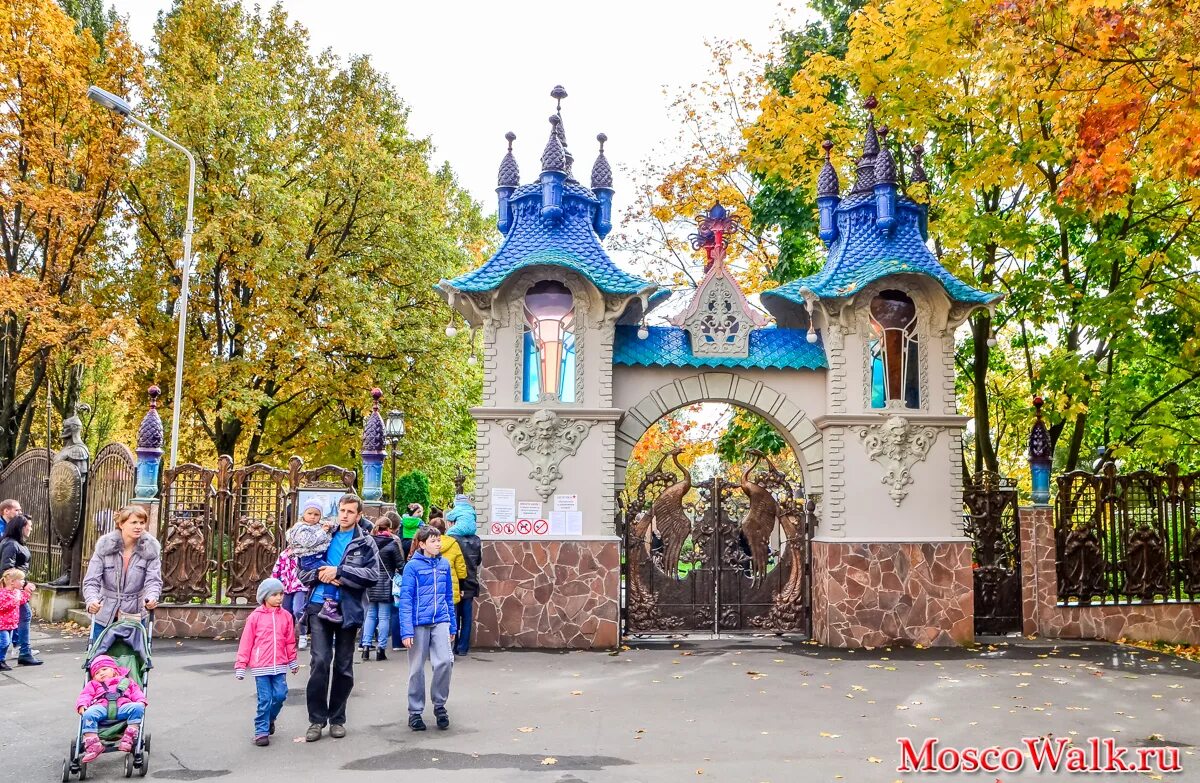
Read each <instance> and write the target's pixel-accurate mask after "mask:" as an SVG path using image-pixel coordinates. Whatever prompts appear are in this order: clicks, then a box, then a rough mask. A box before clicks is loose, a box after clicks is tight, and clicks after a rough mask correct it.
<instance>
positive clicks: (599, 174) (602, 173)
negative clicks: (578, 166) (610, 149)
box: [592, 133, 613, 190]
mask: <svg viewBox="0 0 1200 783" xmlns="http://www.w3.org/2000/svg"><path fill="white" fill-rule="evenodd" d="M596 141H598V142H600V153H599V154H598V155H596V162H595V163H593V164H592V190H595V189H597V188H611V187H612V186H613V173H612V167H611V166H609V165H608V158H606V157H604V142H606V141H608V136H606V135H604V134H603V133H601V134H599V135H597V136H596Z"/></svg>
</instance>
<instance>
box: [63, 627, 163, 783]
mask: <svg viewBox="0 0 1200 783" xmlns="http://www.w3.org/2000/svg"><path fill="white" fill-rule="evenodd" d="M147 625H148V626H149V628H153V627H154V616H153V614H151V616H150V619H149V620H148V621H147ZM153 635H154V634H153V632H152V631H150V630H148V629H147V626H146V625H142V623H140V622H138V621H137V620H120V621H118V622H114V623H113V624H112V625H110V626H108V627H107V628H105V629H104V631H103V632H101V634H100V636H99V637H97V638H96V641H95V642H93V643H92V645H91V647H90V648H88V652H87V655H86V656H84V661H83V670H84V671H85V672H88V671H90V670H89V668H88V667H89V666H90V665H91V663H92V660H93V659H94V658H95V657H96V656H98V655H110V656H112V657H113V658H114V659H115V660H116V662H117V664H118V665H120V666H122V667H124V668H126V669H128V670H129V678H130V679H132V680H134V681H135V682H137V684H138V685H140V686H141V688H142V690H144V691H146V693H147V694H149V692H150V689H149V687H148V684H149V680H150V668H151V667H152V666H153V664H152V663H151V661H150V646H151V641H152V637H153ZM85 677H86V679H90V678H91V675H90V674H88V675H86V676H85ZM86 679H85V682H86ZM146 725H147V724H146V719H145V718H143V719H142V730H141V732H140V733H139V734H138V738H137V743H136V744H135V745H134V746H133V750H132V751H131V752H129V753H126V754H125V777H127V778H131V777H133V773H134V771H135V770H136V771H137V774H138V777H140V778H144V777H146V773H147V772H148V771H149V770H150V732H149V731H147V730H146ZM124 733H125V721H111V722H110V721H102V722H101V723H100V742H101V743H102V744H103V745H104V752H105V753H118V752H120V751H119V750H118V749H117V743H118V742H119V741H120V739H121V735H122V734H124ZM82 755H83V718H82V717H81V718H80V719H79V724H78V726H77V727H76V729H75V739H74V740H73V741H72V742H71V750H70V751H69V752H68V754H67V758H66V759H65V760H64V761H63V772H62V779H63V781H64V782H65V781H68V780H70V779H71V776H72V775H78V776H79V779H80V780H87V777H88V765H87V764H84V763H82V762H81V761H80V760H79V759H80V757H81V756H82Z"/></svg>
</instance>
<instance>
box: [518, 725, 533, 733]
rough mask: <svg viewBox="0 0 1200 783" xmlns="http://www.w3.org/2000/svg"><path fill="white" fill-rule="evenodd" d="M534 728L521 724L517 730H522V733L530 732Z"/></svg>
mask: <svg viewBox="0 0 1200 783" xmlns="http://www.w3.org/2000/svg"><path fill="white" fill-rule="evenodd" d="M533 729H534V727H533V726H520V727H518V728H517V731H519V732H521V733H522V734H528V733H529V732H531V731H533Z"/></svg>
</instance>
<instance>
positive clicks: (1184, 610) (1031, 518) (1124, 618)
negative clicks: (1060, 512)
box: [1020, 506, 1200, 644]
mask: <svg viewBox="0 0 1200 783" xmlns="http://www.w3.org/2000/svg"><path fill="white" fill-rule="evenodd" d="M1020 520H1021V582H1022V584H1021V599H1022V604H1023V614H1024V631H1025V635H1026V636H1033V635H1038V636H1045V637H1049V638H1053V639H1105V640H1107V641H1110V642H1115V641H1117V640H1118V639H1132V640H1135V641H1143V642H1152V641H1164V642H1170V643H1172V644H1200V604H1119V605H1112V606H1059V605H1058V574H1057V567H1056V566H1057V554H1056V552H1055V548H1054V509H1053V508H1051V507H1049V506H1044V507H1043V506H1039V507H1034V508H1022V509H1021V510H1020Z"/></svg>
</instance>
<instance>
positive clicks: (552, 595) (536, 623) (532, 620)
mask: <svg viewBox="0 0 1200 783" xmlns="http://www.w3.org/2000/svg"><path fill="white" fill-rule="evenodd" d="M617 547H618V542H617V541H616V540H613V541H537V540H513V541H494V540H489V539H485V540H484V542H483V567H482V568H481V569H480V574H479V582H480V588H481V590H480V595H479V597H478V598H476V599H475V638H474V639H473V640H472V645H473V646H478V647H532V648H542V649H610V648H613V647H616V646H617V643H618V641H619V628H618V603H617V602H618V601H619V591H620V572H621V559H620V553H619V551H618V548H617Z"/></svg>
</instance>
